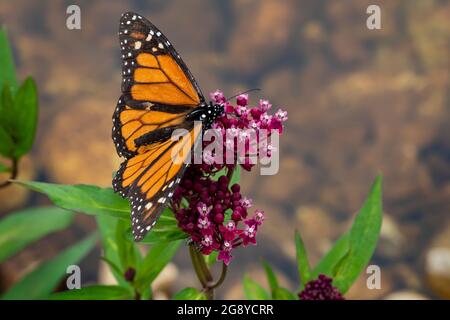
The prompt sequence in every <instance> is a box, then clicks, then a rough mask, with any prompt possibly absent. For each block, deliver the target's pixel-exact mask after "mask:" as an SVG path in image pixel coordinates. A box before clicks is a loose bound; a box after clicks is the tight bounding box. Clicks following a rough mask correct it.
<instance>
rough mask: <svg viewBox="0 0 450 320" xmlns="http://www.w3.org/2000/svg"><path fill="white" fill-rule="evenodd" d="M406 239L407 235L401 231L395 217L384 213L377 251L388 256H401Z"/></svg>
mask: <svg viewBox="0 0 450 320" xmlns="http://www.w3.org/2000/svg"><path fill="white" fill-rule="evenodd" d="M405 240H406V239H405V236H404V235H403V234H402V233H401V229H400V226H399V225H398V223H397V222H396V221H395V219H394V218H393V217H391V216H390V215H389V214H387V213H384V214H383V224H382V225H381V232H380V238H379V241H378V246H377V253H378V254H380V255H382V256H384V257H388V258H395V257H399V256H401V255H402V250H404V246H405Z"/></svg>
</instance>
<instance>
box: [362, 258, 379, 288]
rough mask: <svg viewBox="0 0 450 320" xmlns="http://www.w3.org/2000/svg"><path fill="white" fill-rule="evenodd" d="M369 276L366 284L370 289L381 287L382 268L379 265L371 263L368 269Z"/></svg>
mask: <svg viewBox="0 0 450 320" xmlns="http://www.w3.org/2000/svg"><path fill="white" fill-rule="evenodd" d="M366 273H367V274H368V275H369V276H368V277H367V281H366V286H367V289H369V290H374V289H377V290H379V289H381V269H380V267H379V266H377V265H374V264H373V265H370V266H368V267H367V269H366Z"/></svg>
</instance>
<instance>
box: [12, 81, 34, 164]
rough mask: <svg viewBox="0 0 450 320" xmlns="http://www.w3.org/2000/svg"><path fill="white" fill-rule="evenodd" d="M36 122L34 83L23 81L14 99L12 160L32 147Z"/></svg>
mask: <svg viewBox="0 0 450 320" xmlns="http://www.w3.org/2000/svg"><path fill="white" fill-rule="evenodd" d="M37 120H38V95H37V88H36V83H35V82H34V80H33V79H32V78H30V77H28V78H27V79H25V81H24V83H23V84H22V86H21V87H20V88H19V91H17V94H16V97H15V99H14V128H15V130H14V137H15V141H16V145H15V147H16V148H15V152H14V158H16V159H18V158H20V157H21V156H23V155H24V154H26V153H27V152H28V151H30V149H31V147H32V146H33V142H34V137H35V135H36V127H37Z"/></svg>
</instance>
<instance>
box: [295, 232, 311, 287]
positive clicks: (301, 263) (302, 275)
mask: <svg viewBox="0 0 450 320" xmlns="http://www.w3.org/2000/svg"><path fill="white" fill-rule="evenodd" d="M295 249H296V256H297V269H298V276H299V279H300V290H302V289H303V288H304V287H305V284H306V283H307V282H308V281H309V280H311V269H310V267H309V261H308V255H307V253H306V249H305V245H304V244H303V240H302V237H301V236H300V233H299V232H298V231H296V232H295Z"/></svg>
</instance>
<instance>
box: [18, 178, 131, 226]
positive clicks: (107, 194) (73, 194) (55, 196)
mask: <svg viewBox="0 0 450 320" xmlns="http://www.w3.org/2000/svg"><path fill="white" fill-rule="evenodd" d="M15 182H16V183H17V184H19V185H22V186H25V187H27V188H29V189H31V190H34V191H37V192H41V193H44V194H46V195H47V196H48V197H49V198H50V200H51V201H52V202H53V203H54V204H55V205H57V206H58V207H61V208H63V209H68V210H72V211H76V212H82V213H86V214H90V215H107V216H112V217H116V218H121V219H127V220H128V219H129V217H130V205H129V203H128V201H127V200H126V199H122V198H121V197H120V196H119V195H118V194H116V193H114V191H113V190H112V189H111V188H100V187H97V186H92V185H62V184H53V183H45V182H34V181H15Z"/></svg>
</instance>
